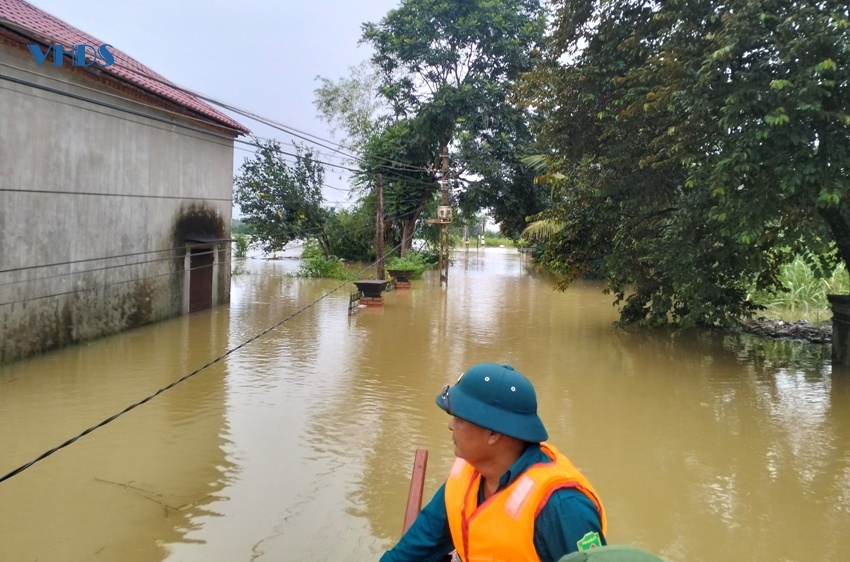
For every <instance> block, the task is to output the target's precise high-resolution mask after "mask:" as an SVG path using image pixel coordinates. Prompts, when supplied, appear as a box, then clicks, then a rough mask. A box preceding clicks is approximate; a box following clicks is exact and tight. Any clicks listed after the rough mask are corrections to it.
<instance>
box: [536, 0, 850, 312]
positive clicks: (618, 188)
mask: <svg viewBox="0 0 850 562" xmlns="http://www.w3.org/2000/svg"><path fill="white" fill-rule="evenodd" d="M557 4H558V10H557V12H556V14H557V17H556V20H555V22H556V24H555V28H554V31H553V33H552V36H551V43H550V49H549V50H548V51H547V64H545V65H544V66H542V67H541V68H540V69H539V70H538V71H537V72H535V73H533V74H532V75H530V76H529V79H528V81H527V82H526V83H525V84H524V90H523V91H524V94H525V98H526V100H527V102H528V103H529V104H530V105H533V106H535V107H536V108H537V109H538V110H539V111H540V112H541V115H542V116H543V119H542V121H541V123H542V128H541V130H540V134H541V140H542V141H543V143H544V146H545V147H547V148H548V151H549V152H547V153H546V154H547V157H548V161H549V163H550V172H549V174H547V175H545V176H544V177H545V179H546V180H548V182H549V184H550V185H551V186H553V189H554V194H555V196H556V197H555V198H556V203H555V204H554V205H553V207H552V209H550V210H549V211H547V212H545V213H542V214H541V215H539V216H538V217H536V218H538V219H540V220H552V221H557V222H559V223H561V224H563V225H564V228H563V229H562V230H560V231H559V232H557V233H555V234H554V235H553V236H552V237H550V239H549V241H548V243H547V247H546V250H545V252H544V254H543V258H542V259H543V260H544V261H545V262H546V263H548V264H549V265H550V266H551V267H552V268H553V269H556V270H558V271H562V272H563V273H565V274H566V277H565V281H564V283H563V284H562V285H561V286H562V287H564V286H566V284H568V283H569V282H570V281H571V280H572V279H575V278H576V277H578V276H580V275H582V274H583V273H585V272H587V271H589V270H590V269H591V268H593V269H595V270H596V271H598V272H601V274H602V275H603V277H604V278H605V279H607V281H608V284H609V289H611V290H612V291H614V292H615V294H616V295H617V297H618V299H624V300H625V306H624V307H623V309H622V311H621V318H622V319H623V321H624V322H638V323H646V324H659V323H665V322H668V321H670V320H673V321H676V322H683V323H696V324H722V323H726V322H729V321H732V320H734V319H735V318H737V317H739V316H740V315H741V314H747V313H749V312H751V311H752V310H753V308H754V304H753V303H752V302H751V301H750V300H749V297H748V289H749V288H750V287H751V286H752V282H753V280H755V281H756V284H757V286H758V288H759V289H769V290H772V289H775V288H776V287H777V286H778V280H777V274H778V271H779V267H780V265H781V264H782V263H784V262H786V261H788V260H789V259H790V257H791V256H792V255H793V254H795V253H797V252H799V251H800V250H801V249H802V248H803V247H809V248H814V249H816V250H819V251H818V252H816V253H819V254H821V255H825V254H826V250H827V249H828V247H829V245H830V244H831V243H835V244H836V245H837V247H838V250H839V255H840V256H841V257H842V258H843V259H845V260H846V259H847V257H850V236H848V235H850V228H848V224H850V223H847V220H846V218H847V217H848V216H850V215H848V214H847V212H846V210H845V205H846V204H847V197H846V195H847V194H848V193H847V187H848V182H847V174H848V169H850V167H848V164H850V161H848V156H850V152H848V151H850V138H849V137H848V134H847V133H848V124H850V119H848V117H847V113H846V112H847V107H848V102H850V97H848V93H850V91H848V84H850V80H848V78H850V64H847V63H850V50H848V48H847V45H848V44H850V43H849V42H848V38H850V37H848V35H847V34H848V31H847V27H848V26H847V19H848V18H847V10H848V8H847V6H846V5H844V4H843V3H840V2H832V1H827V2H818V3H813V2H788V1H787V0H786V1H778V0H770V1H749V0H748V1H743V0H741V1H735V2H722V1H716V0H703V1H696V2H672V3H661V4H659V3H656V2H650V1H644V0H631V1H627V0H614V1H606V2H595V1H579V2H573V1H570V2H566V1H561V2H558V3H557ZM627 294H628V295H629V296H628V297H626V295H627Z"/></svg>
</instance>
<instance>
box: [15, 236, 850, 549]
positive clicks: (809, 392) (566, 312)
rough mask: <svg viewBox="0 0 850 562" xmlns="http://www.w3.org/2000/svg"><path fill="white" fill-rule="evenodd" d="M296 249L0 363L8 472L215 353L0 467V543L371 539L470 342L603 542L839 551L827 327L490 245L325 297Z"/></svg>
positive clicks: (427, 437) (331, 285) (440, 419)
mask: <svg viewBox="0 0 850 562" xmlns="http://www.w3.org/2000/svg"><path fill="white" fill-rule="evenodd" d="M297 265H298V264H297V262H295V261H292V260H277V261H264V260H251V261H249V262H248V263H247V264H246V267H247V269H248V270H249V271H250V274H248V275H243V276H238V277H235V278H234V280H233V297H232V303H231V304H230V306H229V307H222V308H219V309H216V310H214V311H209V312H206V313H201V314H196V315H192V316H189V317H185V318H179V319H175V320H173V321H170V322H165V323H162V324H158V325H156V326H150V327H148V328H145V329H142V330H136V331H134V332H130V333H127V334H123V335H120V336H116V337H112V338H107V339H104V340H100V341H98V342H95V343H93V344H91V345H88V346H80V347H77V348H72V349H68V350H64V351H60V352H56V353H52V354H49V355H45V356H43V357H40V358H36V359H32V360H29V361H25V362H21V363H16V364H12V365H7V366H4V367H0V453H2V454H0V473H2V474H5V473H6V472H8V471H9V470H11V469H13V468H15V467H17V466H19V465H20V464H22V463H24V462H27V461H28V460H30V459H32V458H34V457H35V456H37V455H38V454H41V453H42V452H43V451H45V450H47V449H49V448H51V447H53V446H55V445H57V444H58V443H61V442H63V441H64V440H65V439H67V438H68V437H70V436H72V435H75V434H77V433H79V432H80V431H82V430H83V429H85V428H86V427H90V426H91V425H93V424H95V423H97V422H99V421H101V420H103V419H105V418H107V417H109V416H110V415H112V414H114V413H116V412H118V411H120V410H121V409H123V408H124V407H126V406H127V405H129V404H131V403H133V402H135V401H137V400H139V399H140V398H143V397H145V396H148V395H149V394H151V393H152V392H155V391H156V390H157V389H159V388H162V387H163V386H165V385H167V384H168V383H170V382H171V381H173V380H176V379H178V378H180V377H181V376H182V375H184V374H186V373H189V372H191V371H193V370H194V369H197V368H198V367H199V366H201V365H204V364H205V363H207V362H208V361H209V360H210V359H213V358H215V357H219V356H222V355H223V354H225V352H227V351H228V350H234V351H233V352H232V353H229V354H228V355H227V356H226V357H225V358H224V359H222V360H221V361H219V362H217V363H215V364H214V365H213V366H211V367H210V368H208V369H205V370H204V371H202V372H201V373H199V374H198V375H197V376H195V377H192V378H191V379H189V380H187V381H186V382H185V383H181V384H180V385H178V386H176V387H175V388H173V389H171V390H168V391H167V392H165V393H163V394H162V395H160V396H158V397H157V398H155V399H154V400H152V401H151V402H149V403H147V404H144V405H142V406H140V407H139V408H137V409H135V410H133V411H131V412H130V413H128V414H126V415H125V416H122V417H121V418H119V419H118V420H116V421H115V422H113V423H111V424H109V425H107V426H106V427H104V428H102V429H99V430H97V431H95V432H93V433H92V434H91V435H88V436H86V437H84V438H83V439H81V440H80V441H78V442H77V443H74V444H73V445H71V446H69V447H67V448H66V449H63V450H61V451H59V452H58V453H56V454H55V455H53V456H51V457H48V458H47V459H45V460H44V461H42V462H40V463H38V464H37V465H35V466H34V467H32V468H31V469H29V470H27V471H25V472H24V473H22V474H20V475H19V476H16V477H14V478H12V479H10V480H8V481H6V482H3V483H0V520H2V521H3V525H0V559H2V560H7V559H8V560H34V559H36V558H37V559H39V560H63V561H66V560H71V561H73V560H92V559H96V558H98V557H99V558H101V559H108V560H127V561H135V560H138V561H142V560H145V561H149V560H169V561H196V560H197V561H201V560H222V561H236V560H244V561H248V560H286V561H299V560H305V561H306V560H351V561H360V560H363V561H366V560H375V559H377V557H378V556H379V555H380V553H381V552H382V550H383V549H385V548H387V547H388V546H390V545H392V544H393V543H394V542H395V541H396V540H397V539H398V536H399V533H400V531H401V524H402V515H403V511H404V507H405V501H406V495H407V489H408V483H409V481H408V478H409V474H410V470H411V467H412V461H413V455H414V452H415V450H416V449H417V448H426V449H428V451H429V452H430V457H429V466H428V472H427V481H426V494H430V493H432V492H433V491H434V490H435V489H436V488H437V487H438V486H439V485H440V483H441V481H442V479H443V477H444V475H445V474H446V471H447V470H448V468H449V466H450V464H451V461H452V458H451V454H452V448H451V440H450V434H449V432H448V429H447V423H448V417H447V416H446V415H445V414H444V413H443V412H442V411H441V410H439V409H438V408H437V407H436V406H435V405H434V397H435V395H436V394H437V393H438V392H439V389H440V388H441V387H442V386H443V385H444V384H446V383H454V382H455V380H456V379H457V377H458V375H459V374H460V373H461V371H462V370H463V369H464V368H465V367H468V366H470V365H472V364H474V363H476V362H480V361H498V362H508V363H512V364H513V365H514V366H515V367H516V368H517V369H518V370H520V371H522V372H523V373H525V374H527V375H528V376H529V377H530V378H531V379H532V380H533V382H534V383H535V386H536V388H537V390H538V398H539V402H540V411H541V415H542V417H543V419H544V421H545V422H546V424H547V427H548V429H549V433H550V435H551V439H552V441H553V442H554V443H555V444H557V445H558V446H559V448H561V449H562V450H564V451H565V452H566V453H567V454H568V455H569V456H570V457H571V458H572V459H573V461H574V462H576V464H578V465H579V466H580V467H581V468H582V469H583V471H584V472H585V473H586V474H587V475H588V477H589V478H590V479H591V480H592V481H593V482H594V485H595V486H596V487H597V488H598V489H599V491H600V494H601V495H602V498H603V501H604V502H605V504H606V507H607V509H608V511H609V516H610V524H611V531H610V533H611V536H610V537H609V538H610V539H611V541H612V542H628V543H634V544H638V545H640V546H643V547H644V548H647V549H649V550H652V551H655V552H658V553H659V554H661V555H663V556H664V557H665V559H667V560H669V561H670V562H684V561H688V562H691V561H702V560H704V561H709V560H717V559H721V558H725V557H728V555H729V554H730V553H732V552H734V553H736V556H737V557H740V558H742V559H745V560H750V561H764V562H768V561H770V562H773V561H776V560H808V559H818V560H845V559H850V536H848V535H849V534H848V533H847V532H846V529H847V528H850V373H847V372H843V371H838V370H836V371H835V372H833V370H832V368H831V366H830V364H829V348H828V347H824V346H814V345H809V344H804V343H794V342H774V341H765V340H753V339H752V338H749V337H746V336H741V335H728V334H722V333H711V332H696V331H691V332H670V331H665V330H658V331H650V332H646V331H637V330H618V329H616V328H614V327H613V326H612V322H613V321H614V320H615V319H616V310H615V309H614V308H613V307H612V306H611V297H610V296H605V295H603V294H601V292H600V290H599V289H600V287H599V286H598V285H596V284H593V283H578V284H576V285H575V286H574V287H572V288H571V289H570V290H569V291H567V292H566V293H558V292H555V291H553V290H552V288H551V287H552V282H553V280H552V279H551V278H550V277H548V276H547V275H545V274H542V273H538V272H536V271H534V270H533V269H531V268H530V267H529V266H528V264H527V263H526V262H525V260H524V259H523V258H522V257H521V256H520V255H519V254H517V253H516V252H514V251H510V250H499V249H490V250H487V251H481V252H476V251H474V250H471V251H470V252H469V253H466V252H463V251H461V252H457V253H456V254H455V256H454V261H453V265H452V267H451V269H450V273H449V286H448V289H444V288H441V287H440V286H439V280H438V277H437V275H436V272H434V273H433V274H431V275H429V276H426V278H425V279H423V280H419V281H414V283H413V288H412V289H411V290H407V291H403V290H400V291H396V292H392V293H386V294H385V305H384V307H383V308H379V309H361V310H360V311H358V312H357V313H356V314H354V315H351V316H349V315H348V313H347V307H348V293H349V292H350V291H351V290H353V289H352V288H351V286H347V287H345V288H343V289H342V290H338V291H336V292H334V293H332V294H330V295H329V296H326V297H325V295H326V294H327V293H328V292H329V291H332V290H334V289H336V288H337V287H338V286H339V282H337V281H325V280H306V279H298V278H294V277H291V276H288V275H287V274H288V273H291V272H293V271H294V270H295V269H297ZM323 297H324V298H323ZM310 303H315V304H313V305H312V306H309V307H308V308H307V309H305V310H304V311H303V312H301V313H299V314H298V315H297V316H295V317H294V318H292V319H291V320H289V321H287V322H284V323H283V324H281V325H279V326H277V327H276V328H274V329H273V330H271V331H269V332H268V333H266V334H264V335H262V336H260V337H258V338H257V339H256V340H255V341H252V342H251V343H250V344H248V345H245V346H244V347H241V348H239V346H240V345H241V344H243V343H244V342H246V341H248V340H250V339H251V338H254V337H255V336H257V335H258V334H260V333H262V332H263V331H265V330H267V329H268V328H269V327H271V326H274V325H275V324H277V323H279V322H280V321H281V320H282V319H284V318H287V317H289V316H290V315H292V314H294V313H296V312H298V311H299V310H302V309H303V308H304V307H305V306H307V305H309V304H310ZM237 348H238V349H237Z"/></svg>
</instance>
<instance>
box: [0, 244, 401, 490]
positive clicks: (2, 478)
mask: <svg viewBox="0 0 850 562" xmlns="http://www.w3.org/2000/svg"><path fill="white" fill-rule="evenodd" d="M398 247H400V245H399V246H396V247H395V248H393V249H392V250H390V252H388V253H387V255H389V254H390V253H392V252H393V251H395V250H396V249H397V248H398ZM376 263H378V262H377V261H375V262H374V263H371V264H369V265H368V266H367V267H364V268H363V269H361V270H360V271H358V272H357V273H356V274H354V275H353V276H351V277H350V278H349V279H347V280H345V281H344V282H343V283H342V284H340V285H338V286H337V287H335V288H334V289H332V290H330V291H328V292H327V293H325V294H323V295H322V296H320V297H319V298H317V299H316V300H314V301H313V302H311V303H309V304H307V305H305V306H303V307H301V308H300V309H298V310H296V311H295V312H293V313H292V314H290V315H289V316H287V317H285V318H283V319H282V320H280V321H278V322H276V323H275V324H272V325H271V326H270V327H268V328H266V329H265V330H263V331H262V332H260V333H258V334H256V335H254V336H253V337H251V338H249V339H248V340H246V341H244V342H242V343H241V344H239V345H237V346H236V347H234V348H231V349H229V350H227V351H226V352H225V353H223V354H222V355H219V356H218V357H216V358H215V359H212V360H211V361H209V362H207V363H206V364H204V365H202V366H201V367H198V368H197V369H195V370H194V371H192V372H190V373H188V374H186V375H183V376H182V377H180V378H179V379H177V380H175V381H173V382H172V383H170V384H168V385H166V386H164V387H162V388H160V389H159V390H157V391H156V392H154V393H153V394H151V395H149V396H147V397H145V398H143V399H141V400H139V401H138V402H134V403H133V404H130V405H129V406H127V407H126V408H124V409H123V410H121V411H120V412H118V413H117V414H114V415H112V416H110V417H108V418H106V419H105V420H103V421H101V422H100V423H97V424H95V425H93V426H91V427H89V428H87V429H85V430H83V431H82V432H80V433H79V434H77V435H75V436H74V437H71V438H70V439H68V440H66V441H65V442H63V443H60V444H59V445H57V446H56V447H53V448H52V449H50V450H48V451H45V452H44V453H42V454H40V455H39V456H38V457H36V458H34V459H33V460H31V461H29V462H27V463H25V464H23V465H21V466H19V467H18V468H16V469H14V470H12V471H11V472H9V473H7V474H5V475H3V476H0V482H4V481H6V480H8V479H10V478H12V477H13V476H16V475H18V474H20V473H21V472H23V471H25V470H27V469H28V468H30V467H32V466H33V465H35V464H36V463H38V462H40V461H42V460H44V459H46V458H47V457H49V456H50V455H52V454H54V453H56V452H57V451H60V450H62V449H64V448H65V447H68V446H69V445H72V444H73V443H75V442H76V441H78V440H79V439H82V438H83V437H85V436H86V435H88V434H89V433H92V432H93V431H95V430H97V429H99V428H101V427H103V426H105V425H107V424H109V423H112V422H113V421H115V420H116V419H118V418H119V417H121V416H123V415H124V414H126V413H128V412H130V411H132V410H134V409H136V408H138V407H139V406H141V405H143V404H146V403H147V402H150V401H151V400H153V399H154V398H156V397H157V396H159V395H160V394H162V393H163V392H165V391H167V390H170V389H172V388H174V387H175V386H177V385H178V384H180V383H182V382H183V381H186V380H188V379H190V378H192V377H194V376H195V375H197V374H198V373H200V372H202V371H204V370H205V369H207V368H208V367H211V366H212V365H215V364H216V363H218V362H219V361H221V360H222V359H224V358H226V357H228V356H229V355H231V354H232V353H235V352H236V351H238V350H240V349H242V348H243V347H245V346H247V345H248V344H250V343H252V342H254V341H256V340H257V339H259V338H261V337H262V336H264V335H266V334H267V333H269V332H271V331H272V330H274V329H275V328H277V327H278V326H280V325H282V324H284V323H285V322H288V321H289V320H291V319H292V318H295V317H296V316H298V315H299V314H301V313H302V312H304V311H306V310H309V309H310V308H312V307H313V306H315V305H316V304H317V303H318V302H319V301H321V300H323V299H325V298H327V297H328V296H330V295H332V294H333V293H335V292H337V291H338V290H340V289H341V288H343V287H344V286H346V285H348V284H349V283H351V282H352V281H354V280H355V279H357V278H358V277H359V276H360V275H361V274H362V273H363V272H364V271H366V270H367V269H369V268H371V267H373V266H374V265H375V264H376Z"/></svg>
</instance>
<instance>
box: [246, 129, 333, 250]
mask: <svg viewBox="0 0 850 562" xmlns="http://www.w3.org/2000/svg"><path fill="white" fill-rule="evenodd" d="M286 156H287V155H286V154H284V152H283V151H282V150H281V146H280V143H279V142H278V141H275V140H269V141H257V152H256V153H255V154H254V155H253V157H252V158H246V159H245V162H244V163H243V164H242V167H241V168H240V173H239V174H238V175H237V176H236V177H235V178H234V180H233V183H234V187H233V194H234V197H233V200H234V202H235V203H236V204H238V205H239V207H240V209H241V210H242V214H243V218H242V220H243V221H244V222H245V223H246V224H248V225H249V226H250V228H251V229H252V231H253V233H254V236H255V239H256V240H257V241H258V242H260V243H261V244H262V249H263V251H264V252H273V251H276V250H281V249H283V247H284V246H286V244H287V243H289V242H291V241H293V240H299V239H301V240H307V239H316V240H317V241H318V243H319V246H320V247H321V249H322V252H323V253H324V255H325V256H326V257H328V256H330V254H331V244H330V240H329V239H328V236H327V233H326V232H325V224H326V221H327V218H328V211H327V210H326V209H324V208H323V207H322V203H323V202H324V198H323V196H322V184H323V183H324V177H325V170H324V167H323V166H322V165H321V164H320V163H319V162H317V161H316V159H315V156H314V152H313V151H312V149H309V148H302V147H298V148H297V152H296V154H294V155H293V156H292V157H293V158H294V159H295V161H294V163H292V164H289V163H287V161H286V159H285V157H286Z"/></svg>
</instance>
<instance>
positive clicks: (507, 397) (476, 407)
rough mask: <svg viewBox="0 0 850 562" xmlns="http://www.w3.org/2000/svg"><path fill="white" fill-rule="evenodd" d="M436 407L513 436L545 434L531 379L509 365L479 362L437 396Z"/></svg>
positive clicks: (534, 438)
mask: <svg viewBox="0 0 850 562" xmlns="http://www.w3.org/2000/svg"><path fill="white" fill-rule="evenodd" d="M436 401H437V406H439V407H440V408H442V409H443V410H445V411H446V412H448V413H449V414H450V415H452V416H457V417H459V418H461V419H464V420H466V421H469V422H472V423H474V424H476V425H480V426H481V427H485V428H487V429H490V430H492V431H495V432H496V433H501V434H502V435H507V436H508V437H513V438H515V439H521V440H523V441H529V442H531V443H539V442H541V441H546V439H547V438H548V434H547V433H546V428H545V427H544V426H543V422H542V421H540V417H539V416H538V415H537V394H536V393H535V392H534V387H533V386H532V385H531V382H530V381H529V380H528V379H527V378H525V376H523V374H522V373H520V372H519V371H516V370H514V368H513V367H511V366H510V365H496V364H495V363H479V364H478V365H474V366H472V367H470V368H469V369H467V371H466V372H465V373H463V374H462V375H461V376H460V378H459V379H458V381H457V384H455V385H454V386H452V387H449V386H448V385H447V386H446V387H445V388H444V389H443V393H442V394H440V395H438V396H437V400H436Z"/></svg>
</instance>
